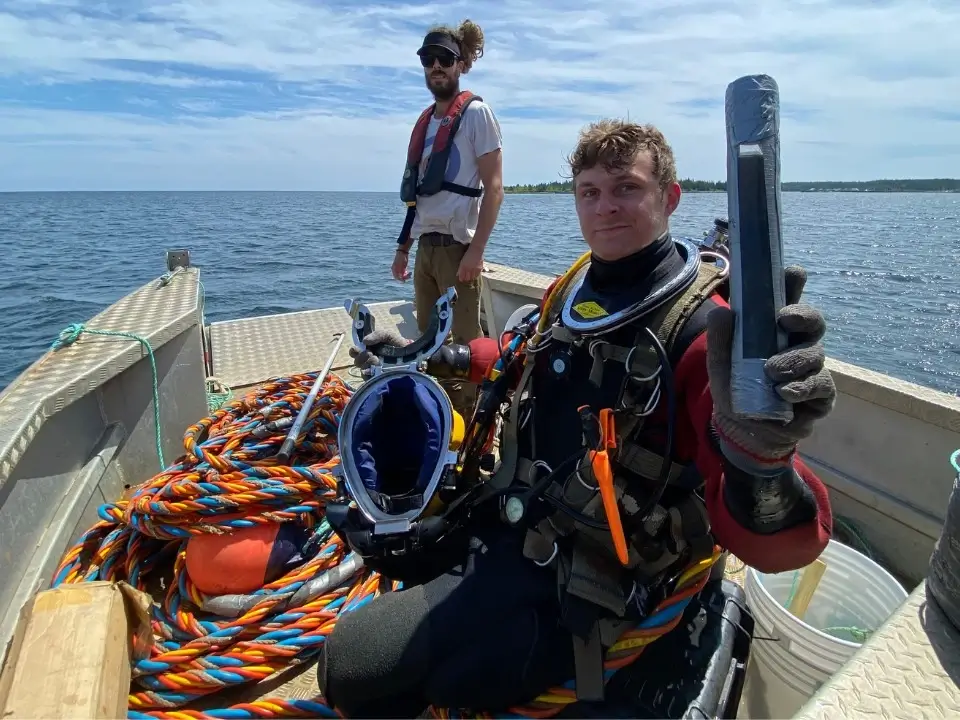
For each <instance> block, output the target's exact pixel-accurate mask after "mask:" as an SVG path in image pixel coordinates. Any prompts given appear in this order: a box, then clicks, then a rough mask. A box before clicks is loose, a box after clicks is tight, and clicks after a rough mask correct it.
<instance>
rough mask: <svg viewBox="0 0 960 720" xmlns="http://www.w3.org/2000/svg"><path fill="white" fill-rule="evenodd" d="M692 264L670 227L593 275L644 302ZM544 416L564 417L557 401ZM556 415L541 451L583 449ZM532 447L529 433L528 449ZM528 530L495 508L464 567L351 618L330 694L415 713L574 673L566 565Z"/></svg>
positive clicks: (508, 696)
mask: <svg viewBox="0 0 960 720" xmlns="http://www.w3.org/2000/svg"><path fill="white" fill-rule="evenodd" d="M682 266H683V261H682V258H681V257H680V255H679V253H678V251H677V249H676V246H675V245H674V243H673V242H672V241H671V240H670V238H669V236H664V237H663V238H661V239H659V240H658V241H656V242H655V243H654V244H653V245H651V246H649V247H647V248H645V249H644V250H642V251H640V252H639V253H636V254H635V255H633V256H630V257H629V258H626V259H624V260H621V261H619V262H617V263H605V262H602V261H598V260H594V261H593V263H592V264H591V266H590V269H589V270H588V273H589V275H590V277H589V282H591V283H592V284H593V286H594V288H595V289H597V290H599V291H601V292H603V293H604V294H606V293H612V294H617V293H619V292H625V293H628V294H629V295H630V297H631V298H636V299H639V298H643V297H646V296H647V295H648V294H649V293H650V292H652V291H653V290H654V289H655V288H656V287H658V286H659V285H660V284H662V283H664V282H666V281H667V280H669V279H671V278H673V277H675V276H676V274H677V273H679V272H680V270H681V268H682ZM697 324H699V325H700V327H701V329H702V324H701V323H697ZM544 359H545V358H544ZM588 372H589V363H587V364H586V366H583V367H579V368H575V369H574V373H575V375H576V376H577V377H576V378H574V379H573V380H574V381H573V383H572V386H574V387H576V388H577V389H578V391H579V390H580V389H581V388H586V389H585V390H584V392H587V393H591V394H592V395H593V397H591V398H590V400H591V401H592V402H591V404H595V403H596V402H598V401H600V402H601V404H602V405H604V406H607V407H610V406H612V405H613V401H614V400H615V399H616V397H615V395H614V397H606V398H600V397H596V394H597V393H599V394H601V395H603V394H606V395H609V394H610V392H611V391H614V392H615V394H618V391H619V384H618V383H615V384H614V385H613V386H610V387H607V386H608V383H606V382H604V383H603V387H601V388H600V389H596V388H593V386H591V385H590V384H589V383H588V382H586V373H588ZM537 374H538V375H539V373H537ZM580 375H583V377H582V378H580ZM538 381H539V378H538V380H535V382H538ZM542 382H543V383H544V385H543V386H542V387H541V389H540V391H539V392H538V397H546V398H548V399H547V400H546V402H547V403H551V402H562V404H563V405H565V406H570V399H569V398H566V399H565V400H563V399H562V398H560V397H552V396H551V393H550V390H549V387H548V386H549V380H543V381H542ZM567 382H568V383H569V382H570V381H569V380H568V381H567ZM569 387H570V386H569V385H568V386H567V392H569ZM574 407H575V406H574ZM536 414H537V416H538V417H543V418H546V417H551V416H552V417H555V416H556V414H555V411H554V410H551V409H548V408H547V407H540V408H537V409H536ZM574 417H575V415H574ZM546 424H547V423H546V422H540V423H539V425H540V426H541V427H540V428H538V430H537V436H538V437H537V451H538V452H537V456H538V457H547V456H550V457H552V456H555V455H556V456H558V457H559V455H557V454H558V453H562V454H563V455H568V454H569V453H570V452H571V448H577V447H580V446H581V444H582V439H581V437H580V432H581V430H580V429H579V424H574V425H569V426H567V427H565V428H552V429H553V430H556V432H555V433H554V434H553V441H551V440H550V438H549V437H548V436H547V435H546V434H545V433H544V429H543V427H542V426H544V425H546ZM550 432H551V428H548V429H546V433H550ZM526 445H527V442H526V441H523V440H522V441H521V449H523V447H525V446H526ZM548 446H549V447H548ZM524 532H525V531H524V530H514V529H510V528H509V527H508V526H506V525H505V524H503V523H502V522H501V521H500V520H499V519H498V517H497V516H496V515H494V514H493V513H492V512H491V513H490V515H489V516H487V517H485V518H481V519H479V520H478V524H477V527H476V530H475V536H474V537H473V538H472V539H471V541H470V547H469V552H468V555H467V559H466V561H465V562H463V563H461V564H460V565H458V566H457V567H456V568H454V569H453V570H452V571H450V572H447V573H445V574H442V575H440V576H439V577H436V578H434V579H432V580H430V581H428V582H426V583H424V584H422V585H418V586H416V587H412V588H408V589H405V590H402V591H399V592H393V593H387V594H385V595H383V596H381V597H379V598H377V599H376V600H374V601H372V602H371V603H369V604H368V605H366V606H364V607H362V608H360V609H358V610H356V611H354V612H350V613H346V614H344V615H342V616H340V617H339V618H338V620H337V624H336V627H335V630H334V632H333V633H332V634H331V635H330V636H329V638H328V639H327V641H326V645H325V649H324V657H323V658H322V659H321V662H320V667H319V682H320V687H321V689H322V690H323V691H324V693H325V694H326V696H327V698H328V700H329V701H330V703H331V704H333V705H334V706H336V707H337V708H338V709H339V710H340V711H341V712H343V713H344V714H345V715H347V716H348V717H364V716H366V717H371V716H388V717H412V716H415V715H417V714H419V713H420V712H422V711H423V710H424V709H425V708H426V707H427V706H429V705H431V704H432V705H435V706H437V707H452V708H468V707H474V708H482V709H486V710H496V709H505V708H507V707H509V706H510V705H515V704H517V703H522V702H525V701H529V700H531V699H532V698H533V697H535V696H536V695H537V694H539V693H541V692H543V691H544V690H546V689H547V688H549V687H552V686H555V685H558V684H562V683H563V682H566V681H568V680H570V679H572V678H573V676H574V664H573V650H572V643H571V640H570V631H569V630H566V629H565V628H563V627H561V624H560V606H559V602H558V591H557V580H556V571H555V570H554V569H552V568H540V567H538V566H537V565H535V564H534V563H533V562H532V561H530V560H528V559H526V558H525V557H524V556H523V553H522V547H523V536H524Z"/></svg>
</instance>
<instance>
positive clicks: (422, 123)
mask: <svg viewBox="0 0 960 720" xmlns="http://www.w3.org/2000/svg"><path fill="white" fill-rule="evenodd" d="M436 107H437V105H436V103H434V104H433V105H431V106H430V107H428V108H427V109H426V110H424V111H423V112H421V113H420V117H418V118H417V122H416V124H414V126H413V131H412V132H411V133H410V144H409V145H408V146H407V164H408V165H419V164H420V158H421V157H423V145H424V143H425V142H426V139H427V128H428V127H429V125H430V116H431V115H433V112H434V110H435V109H436ZM438 134H439V133H438Z"/></svg>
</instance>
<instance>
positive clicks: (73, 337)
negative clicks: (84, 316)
mask: <svg viewBox="0 0 960 720" xmlns="http://www.w3.org/2000/svg"><path fill="white" fill-rule="evenodd" d="M84 333H87V334H88V335H104V336H107V337H122V338H127V339H128V340H136V341H137V342H138V343H140V344H141V345H143V347H144V349H145V350H146V351H147V357H148V358H149V359H150V372H151V373H152V374H153V423H154V439H155V441H156V445H157V458H158V459H159V460H160V470H161V472H162V471H163V470H164V468H166V466H167V464H166V462H164V460H163V438H162V437H161V433H160V380H159V378H158V376H157V362H156V359H155V358H154V355H153V347H152V346H151V345H150V341H149V340H147V339H146V338H145V337H143V336H142V335H137V334H136V333H129V332H120V331H118V330H93V329H91V328H88V327H87V326H86V325H84V324H83V323H72V324H70V325H68V326H67V327H65V328H64V329H63V330H61V331H60V334H59V335H58V336H57V339H56V340H54V341H53V343H52V344H51V345H50V349H51V350H60V349H62V348H65V347H67V346H69V345H73V343H75V342H76V341H77V340H79V339H80V336H81V335H83V334H84Z"/></svg>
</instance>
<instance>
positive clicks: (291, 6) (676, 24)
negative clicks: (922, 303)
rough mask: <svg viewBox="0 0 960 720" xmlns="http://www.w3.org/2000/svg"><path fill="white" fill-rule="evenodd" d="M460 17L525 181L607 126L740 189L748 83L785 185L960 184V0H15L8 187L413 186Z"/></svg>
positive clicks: (513, 176) (0, 99)
mask: <svg viewBox="0 0 960 720" xmlns="http://www.w3.org/2000/svg"><path fill="white" fill-rule="evenodd" d="M464 18H470V19H472V20H474V21H475V22H477V23H478V24H480V26H481V27H482V28H483V30H484V34H485V36H486V44H485V51H484V56H483V57H482V58H480V60H479V61H478V62H477V63H476V65H475V67H474V69H473V70H472V71H471V72H470V73H469V74H468V75H465V76H463V78H462V80H461V87H463V88H466V89H470V90H472V91H474V92H475V93H477V94H479V95H481V96H482V97H483V98H484V99H485V100H486V101H487V102H488V103H489V104H490V105H491V107H492V108H493V110H494V112H495V113H496V114H497V117H498V118H499V120H500V123H501V127H502V130H503V142H504V155H503V166H504V182H505V183H507V184H514V183H535V182H549V181H554V180H558V179H561V178H562V177H563V176H564V173H565V171H566V167H565V164H564V158H565V156H566V155H567V154H568V153H569V152H570V151H571V150H572V148H573V146H574V145H575V143H576V140H577V133H578V132H579V130H580V129H581V128H582V127H583V126H584V125H585V124H587V123H589V122H591V121H594V120H597V119H599V118H601V117H629V118H630V119H632V120H638V121H642V122H651V123H653V124H655V125H657V126H658V127H660V128H661V129H662V130H663V131H664V133H665V134H666V136H667V138H668V140H669V141H670V143H671V144H672V146H673V148H674V151H675V153H676V156H677V164H678V170H679V173H680V175H681V177H690V178H696V179H703V180H722V179H725V176H726V160H725V158H726V145H725V129H724V109H723V104H724V93H725V91H726V87H727V85H728V84H729V83H730V82H732V81H733V80H735V79H736V78H738V77H740V76H742V75H748V74H754V73H766V74H769V75H771V76H772V77H773V78H774V79H775V80H776V81H777V83H778V84H779V87H780V98H781V120H780V130H781V158H782V179H783V180H784V181H794V180H799V181H803V180H867V179H877V178H904V177H957V176H960V63H958V62H957V48H958V47H960V46H958V44H957V43H958V41H957V38H958V37H960V0H713V1H711V2H707V1H706V0H634V1H633V2H614V1H613V0H539V1H530V0H470V1H469V2H458V1H457V0H451V1H449V2H439V3H434V2H399V1H397V0H382V1H381V2H367V1H366V0H351V1H350V2H346V1H345V0H0V191H11V190H12V191H16V190H376V191H391V192H397V191H398V189H399V184H400V174H401V172H402V169H403V162H404V156H405V153H406V145H407V142H408V139H409V133H410V129H411V126H412V124H413V123H414V121H415V120H416V117H417V115H418V113H419V111H420V110H422V109H423V108H424V107H426V106H427V105H428V104H429V103H430V101H431V99H432V98H431V97H430V95H429V93H428V92H427V90H426V87H425V85H424V81H423V71H422V69H421V67H420V65H419V63H418V60H417V57H416V54H415V52H416V50H417V48H418V47H419V43H420V40H421V39H422V37H423V34H424V32H425V31H426V30H427V29H428V28H429V27H430V26H431V25H433V24H436V23H446V24H456V23H458V22H459V21H461V20H463V19H464Z"/></svg>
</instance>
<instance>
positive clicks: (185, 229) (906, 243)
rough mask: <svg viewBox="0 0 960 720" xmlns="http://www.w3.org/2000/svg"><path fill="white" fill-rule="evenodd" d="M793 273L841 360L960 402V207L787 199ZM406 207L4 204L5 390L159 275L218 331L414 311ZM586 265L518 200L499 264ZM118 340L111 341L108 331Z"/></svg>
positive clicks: (546, 199) (40, 198)
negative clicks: (408, 307)
mask: <svg viewBox="0 0 960 720" xmlns="http://www.w3.org/2000/svg"><path fill="white" fill-rule="evenodd" d="M783 205H784V245H785V252H786V259H787V261H788V262H798V263H800V264H802V265H804V266H805V267H806V268H807V270H808V272H809V280H808V282H807V286H806V291H805V298H806V299H807V300H808V301H809V302H812V303H815V304H817V305H819V306H820V307H821V308H822V309H823V310H824V312H825V314H826V316H827V320H828V323H829V330H828V336H827V338H826V346H827V351H828V353H829V354H830V355H831V356H833V357H835V358H837V359H840V360H845V361H847V362H851V363H855V364H857V365H861V366H863V367H867V368H870V369H872V370H877V371H879V372H883V373H887V374H889V375H893V376H895V377H899V378H903V379H905V380H910V381H912V382H916V383H919V384H922V385H927V386H929V387H933V388H936V389H938V390H942V391H945V392H948V393H960V195H957V194H911V193H906V194H867V193H784V195H783ZM403 213H404V208H403V206H402V205H401V204H400V201H399V198H398V197H397V196H396V194H393V193H137V192H132V193H17V194H0V252H2V257H3V258H4V260H5V261H6V267H7V269H6V271H5V272H4V273H3V274H2V275H0V311H2V312H3V314H4V316H5V317H6V318H7V321H6V322H5V326H4V331H3V335H2V339H0V388H3V387H5V386H6V385H7V384H9V382H10V381H11V380H13V378H15V377H16V375H17V374H18V373H20V372H21V371H22V370H23V369H24V368H25V367H27V366H28V365H29V364H30V363H31V362H33V361H34V360H35V359H36V358H37V357H39V356H40V355H41V354H42V353H43V352H44V351H45V350H46V349H47V348H48V347H49V345H50V343H51V342H52V341H53V339H54V338H55V337H56V336H57V334H58V333H59V331H60V330H61V329H62V328H64V327H65V326H66V325H68V324H69V323H72V322H86V321H87V320H88V319H89V318H90V317H92V316H93V315H94V314H96V313H97V312H99V311H100V310H102V309H103V308H105V307H106V306H107V305H109V304H111V303H113V302H115V301H116V300H118V299H119V298H121V297H122V296H123V295H125V294H127V293H129V292H130V291H132V290H134V289H136V288H137V287H139V286H140V285H142V284H143V283H146V282H148V281H150V280H152V279H155V278H157V277H158V276H159V275H161V274H162V273H163V272H164V270H165V266H164V250H166V249H168V248H175V247H186V248H189V249H190V250H191V252H192V259H193V262H194V264H197V265H201V266H202V267H203V274H202V278H203V283H204V287H205V288H206V292H207V320H208V321H216V320H226V319H231V318H237V317H242V316H245V315H261V314H268V313H278V312H286V311H290V310H306V309H311V308H319V307H328V306H332V305H340V304H341V303H342V302H343V300H344V299H346V298H347V297H355V296H357V297H360V298H361V299H363V300H364V301H367V302H375V301H379V300H393V299H412V296H413V287H412V284H410V283H407V284H401V283H398V282H396V281H394V280H393V279H392V278H391V277H390V261H391V259H392V254H393V246H394V240H395V238H396V235H397V233H398V232H399V229H400V225H401V223H402V220H403ZM718 215H719V216H725V215H726V195H723V194H720V193H688V194H686V195H684V197H683V199H682V201H681V203H680V207H679V209H678V210H677V212H676V214H675V215H674V217H673V222H672V227H673V230H674V233H676V234H680V235H688V236H692V237H700V236H701V234H702V232H703V231H704V230H706V229H708V228H709V227H710V226H711V224H712V222H713V218H714V217H716V216H718ZM583 249H584V245H583V241H582V240H581V239H580V234H579V228H578V225H577V220H576V215H575V213H574V211H573V198H572V196H569V195H508V196H507V198H506V201H505V202H504V204H503V209H502V210H501V214H500V219H499V221H498V223H497V228H496V230H495V232H494V236H493V238H492V239H491V241H490V244H489V246H488V253H487V257H488V259H489V260H491V261H493V262H498V263H504V264H507V265H514V266H520V267H523V268H525V269H528V270H532V271H535V272H543V273H560V272H562V271H563V270H565V269H566V268H567V267H568V266H569V265H570V263H571V262H572V261H573V260H574V259H576V257H577V256H578V255H579V253H581V252H582V251H583ZM104 329H109V328H104Z"/></svg>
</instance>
